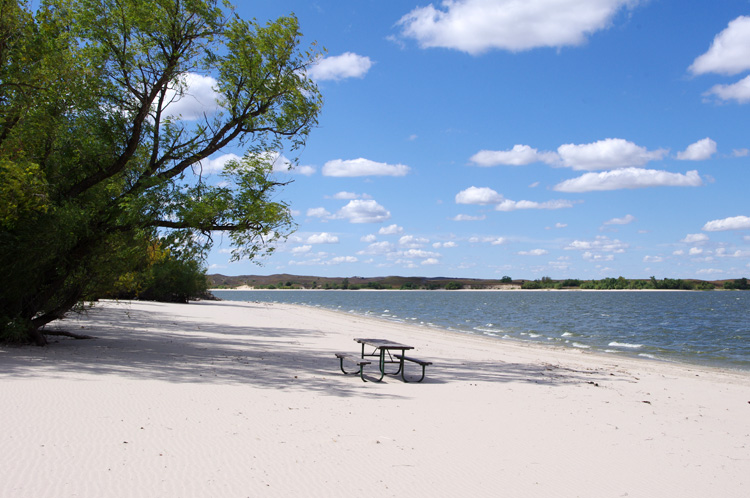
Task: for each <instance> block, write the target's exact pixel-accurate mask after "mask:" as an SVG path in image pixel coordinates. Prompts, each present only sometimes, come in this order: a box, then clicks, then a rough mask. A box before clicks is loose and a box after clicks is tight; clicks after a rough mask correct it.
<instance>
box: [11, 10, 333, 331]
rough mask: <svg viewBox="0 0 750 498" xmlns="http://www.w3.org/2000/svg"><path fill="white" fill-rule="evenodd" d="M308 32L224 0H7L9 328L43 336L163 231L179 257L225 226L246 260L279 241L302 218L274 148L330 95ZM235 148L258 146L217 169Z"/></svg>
mask: <svg viewBox="0 0 750 498" xmlns="http://www.w3.org/2000/svg"><path fill="white" fill-rule="evenodd" d="M222 7H223V8H222ZM300 38H301V33H300V30H299V25H298V22H297V19H296V18H295V17H294V16H289V17H282V18H279V19H278V20H276V21H273V22H269V23H268V24H266V25H263V26H261V25H258V24H257V23H256V22H254V21H246V20H243V19H240V18H239V17H238V16H237V15H235V14H234V12H233V11H232V9H231V7H228V6H225V5H224V4H223V3H220V2H219V0H43V1H42V2H41V5H39V7H38V8H37V9H36V10H34V9H31V8H29V6H28V4H27V3H26V2H25V1H24V0H17V1H12V0H0V109H1V111H0V175H2V176H1V177H0V194H2V196H1V197H0V199H1V200H0V274H1V275H2V276H3V277H2V278H3V285H2V287H1V288H0V337H4V338H5V339H14V338H15V339H25V340H33V341H35V342H36V343H38V344H43V343H44V342H45V340H44V337H43V335H42V334H40V333H39V331H38V329H39V328H40V327H42V326H43V325H44V324H46V323H48V322H50V321H52V320H54V319H56V318H59V317H61V316H63V314H64V313H65V312H67V311H68V310H70V309H71V308H72V307H73V306H75V305H76V304H77V303H79V302H80V301H81V300H82V299H83V298H84V297H86V296H87V295H92V294H93V293H95V291H97V290H101V289H107V288H109V289H111V288H112V286H113V285H114V282H115V281H116V280H117V279H118V278H119V277H120V276H121V275H123V274H125V273H127V272H128V271H132V269H133V267H134V266H137V265H138V264H140V262H141V260H142V258H143V254H144V252H143V251H144V247H145V246H147V245H148V244H149V243H151V242H153V241H154V240H158V241H159V243H160V244H162V245H163V246H164V247H165V248H168V249H169V250H170V251H171V254H173V255H174V257H176V258H177V259H183V258H182V256H181V255H184V254H197V255H199V256H203V255H205V254H206V252H207V251H208V249H209V248H210V247H211V245H212V243H213V239H212V233H214V232H217V231H220V232H222V233H224V234H226V237H227V238H228V239H229V240H230V242H231V244H232V246H233V254H232V257H233V259H235V260H237V259H241V258H248V259H257V258H259V257H262V256H263V255H265V254H268V253H269V252H271V251H272V250H273V245H272V242H274V241H275V240H278V239H280V238H283V237H285V236H286V235H288V234H289V233H290V232H291V230H293V228H294V224H293V221H292V219H291V215H290V212H289V209H288V205H287V204H286V203H284V202H281V201H276V200H274V194H275V191H276V190H277V189H278V188H279V187H281V186H283V185H284V183H282V182H279V181H276V180H274V177H273V173H272V168H273V162H274V160H275V159H277V158H278V157H279V155H280V154H281V152H282V151H284V150H286V149H288V150H290V151H295V150H297V149H298V148H299V147H301V146H303V145H304V143H305V140H306V139H307V137H308V135H309V132H310V131H311V129H312V128H313V127H314V126H315V125H316V124H317V116H318V113H319V111H320V108H321V105H322V98H321V96H320V93H319V92H318V89H317V87H316V85H315V84H314V83H313V82H312V81H311V80H309V79H308V78H307V76H306V68H307V67H309V65H310V64H312V63H314V61H315V60H316V58H317V57H318V54H317V53H315V52H314V51H312V50H302V49H301V48H300ZM196 82H198V83H203V84H204V86H207V87H210V91H209V92H208V95H210V96H211V97H210V98H208V99H207V101H206V102H205V103H206V104H208V105H207V107H205V108H204V109H203V111H202V112H200V113H194V112H188V110H186V109H187V108H186V106H185V104H186V103H187V102H188V101H190V99H192V98H193V97H192V95H193V93H194V91H193V88H194V87H196ZM228 146H242V147H244V148H245V150H246V153H245V155H244V157H243V158H242V159H239V160H235V161H232V162H230V163H229V164H228V165H227V166H226V167H225V168H224V170H223V172H222V174H221V175H222V178H221V180H222V181H221V182H219V181H215V180H212V179H211V178H210V177H209V176H208V175H207V174H206V173H205V172H204V164H205V161H206V160H207V159H208V158H209V156H211V155H212V154H214V153H217V152H219V151H222V150H223V149H225V148H226V147H228Z"/></svg>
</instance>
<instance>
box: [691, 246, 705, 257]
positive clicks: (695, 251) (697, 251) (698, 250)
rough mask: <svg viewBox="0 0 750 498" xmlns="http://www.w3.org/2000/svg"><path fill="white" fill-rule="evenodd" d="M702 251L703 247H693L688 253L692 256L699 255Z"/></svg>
mask: <svg viewBox="0 0 750 498" xmlns="http://www.w3.org/2000/svg"><path fill="white" fill-rule="evenodd" d="M702 253H703V249H701V248H700V247H691V248H690V251H689V252H688V254H690V255H691V256H697V255H698V254H702Z"/></svg>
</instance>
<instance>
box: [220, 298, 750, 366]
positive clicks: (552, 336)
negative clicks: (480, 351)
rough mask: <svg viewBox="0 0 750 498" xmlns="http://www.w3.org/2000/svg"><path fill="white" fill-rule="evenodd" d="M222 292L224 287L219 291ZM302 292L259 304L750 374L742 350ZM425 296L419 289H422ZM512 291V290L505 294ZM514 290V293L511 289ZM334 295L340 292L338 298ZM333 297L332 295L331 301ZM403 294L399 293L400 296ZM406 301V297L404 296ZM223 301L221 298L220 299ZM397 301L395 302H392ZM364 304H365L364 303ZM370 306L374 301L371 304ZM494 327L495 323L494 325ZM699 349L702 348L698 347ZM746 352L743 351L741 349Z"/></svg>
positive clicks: (540, 345)
mask: <svg viewBox="0 0 750 498" xmlns="http://www.w3.org/2000/svg"><path fill="white" fill-rule="evenodd" d="M218 290H219V291H221V290H222V289H218ZM269 291H271V290H266V289H257V290H247V291H242V290H235V291H230V292H228V293H227V294H225V295H224V298H223V299H225V300H227V301H232V302H248V303H249V302H253V300H254V298H255V297H257V296H253V293H254V292H258V293H263V292H266V293H268V292H269ZM278 291H279V292H283V291H287V290H286V289H278ZM242 292H246V293H247V294H246V295H242ZM297 292H299V294H297V296H298V297H299V299H298V298H290V299H284V298H283V296H284V294H283V293H282V294H273V293H272V294H265V295H266V296H267V297H265V298H258V299H259V300H258V301H256V302H269V303H271V302H276V303H286V304H297V305H301V306H306V307H311V308H314V309H328V310H331V311H334V312H341V313H343V314H344V315H345V316H351V315H356V316H362V317H371V318H375V319H377V320H382V321H385V322H393V323H403V324H408V325H416V326H418V327H424V328H427V329H430V330H447V331H452V332H456V333H458V334H459V335H461V336H464V335H469V336H483V337H488V338H489V339H490V340H494V341H501V342H512V343H519V344H529V345H535V346H537V347H541V348H563V349H570V350H573V351H579V352H583V353H590V354H600V355H604V356H605V357H613V358H632V359H638V360H640V361H655V362H663V363H674V364H678V365H687V366H703V367H707V368H717V369H722V370H726V371H738V372H750V362H748V361H747V359H746V358H745V357H744V356H742V353H741V352H740V350H737V351H733V352H731V354H730V353H727V352H725V353H724V355H723V356H721V355H718V356H717V355H712V354H711V350H706V351H704V352H702V353H695V352H694V350H695V349H696V348H695V347H693V348H683V349H680V348H679V347H672V348H670V344H669V343H667V344H663V343H660V342H659V340H658V339H656V340H652V339H653V338H651V337H649V336H644V337H629V338H626V339H625V340H623V338H622V337H621V336H617V335H612V336H611V337H609V338H607V337H605V336H602V335H601V334H594V335H593V336H589V335H586V331H583V335H579V334H577V333H575V332H576V331H575V330H574V329H570V330H572V331H573V333H572V334H571V333H569V332H566V333H563V332H564V331H565V329H561V330H559V331H557V332H555V331H554V330H544V331H537V330H534V329H531V328H529V329H524V328H522V329H521V330H526V332H523V331H521V332H519V331H518V330H517V328H516V330H515V331H513V329H509V330H505V329H504V328H503V327H500V328H494V329H487V328H485V327H482V326H481V325H483V324H484V322H480V321H475V322H474V323H472V324H471V325H467V324H465V323H463V321H456V320H453V321H451V320H448V319H444V318H445V317H442V318H438V320H437V322H436V321H434V320H433V318H434V317H432V318H431V317H429V316H426V315H425V314H424V313H422V314H416V315H409V314H404V313H405V310H404V309H400V310H397V311H395V314H385V315H382V314H380V313H379V312H378V311H377V310H379V309H380V308H374V307H372V306H368V307H361V306H358V303H359V301H358V300H355V301H356V302H352V300H351V299H347V300H344V301H339V300H338V299H332V300H328V299H324V298H323V299H321V300H318V299H306V298H304V297H303V296H304V295H308V297H309V294H308V293H313V292H319V293H320V294H316V295H319V296H324V295H326V294H324V293H325V292H327V291H324V290H316V291H313V290H309V291H302V290H297ZM351 292H360V291H359V290H357V291H351ZM374 292H385V293H391V294H392V295H396V294H395V293H400V292H407V291H402V290H393V291H386V290H380V291H374ZM418 292H420V291H418ZM421 292H423V293H424V292H429V291H421ZM466 292H469V293H479V292H482V291H479V290H476V291H471V290H470V291H466ZM487 292H488V293H493V292H494V291H487ZM506 292H507V291H506ZM509 292H513V291H509ZM524 292H528V291H516V294H515V295H522V293H524ZM531 292H544V291H539V290H536V291H531ZM580 292H584V293H588V292H595V293H600V294H599V295H602V296H603V295H607V293H612V292H614V293H631V292H633V291H630V290H619V291H618V290H615V291H604V290H583V291H580ZM646 292H647V293H666V294H672V293H675V292H678V293H683V292H690V291H682V290H646ZM334 295H335V294H334ZM334 295H331V296H332V297H333V296H334ZM354 295H355V294H348V295H347V297H348V296H354ZM399 295H400V294H399ZM271 296H277V297H278V299H277V297H271ZM404 297H406V295H404ZM218 299H221V298H218ZM391 301H392V299H391ZM363 302H364V301H363ZM368 302H369V301H368ZM379 305H382V306H384V307H385V308H390V309H394V308H392V306H394V305H395V304H394V303H393V302H391V303H386V302H383V303H379ZM386 311H387V312H388V313H391V312H390V310H386ZM487 320H488V321H490V322H495V319H493V318H487ZM489 325H492V324H489ZM696 347H697V346H696ZM719 347H720V346H716V348H719ZM742 351H744V350H742Z"/></svg>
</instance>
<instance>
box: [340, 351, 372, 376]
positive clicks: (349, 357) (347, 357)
mask: <svg viewBox="0 0 750 498" xmlns="http://www.w3.org/2000/svg"><path fill="white" fill-rule="evenodd" d="M336 358H338V359H339V363H340V365H341V371H342V372H344V374H346V375H350V374H354V375H359V376H360V377H361V378H362V380H363V381H365V382H367V381H366V380H365V374H364V368H365V365H369V364H370V362H369V361H367V360H364V359H362V358H360V357H358V356H356V355H353V354H349V353H336ZM344 361H347V362H349V363H353V364H355V365H357V366H358V367H359V372H347V371H346V370H344Z"/></svg>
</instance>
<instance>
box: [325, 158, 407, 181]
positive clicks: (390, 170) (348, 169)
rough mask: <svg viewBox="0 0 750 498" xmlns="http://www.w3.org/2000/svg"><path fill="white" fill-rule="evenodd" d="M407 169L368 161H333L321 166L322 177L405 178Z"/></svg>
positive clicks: (360, 159)
mask: <svg viewBox="0 0 750 498" xmlns="http://www.w3.org/2000/svg"><path fill="white" fill-rule="evenodd" d="M407 173H409V167H408V166H405V165H403V164H386V163H378V162H375V161H370V160H369V159H364V158H361V157H360V158H359V159H349V160H343V159H334V160H332V161H328V162H327V163H325V165H324V166H323V175H324V176H335V177H356V176H405V175H406V174H407Z"/></svg>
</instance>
